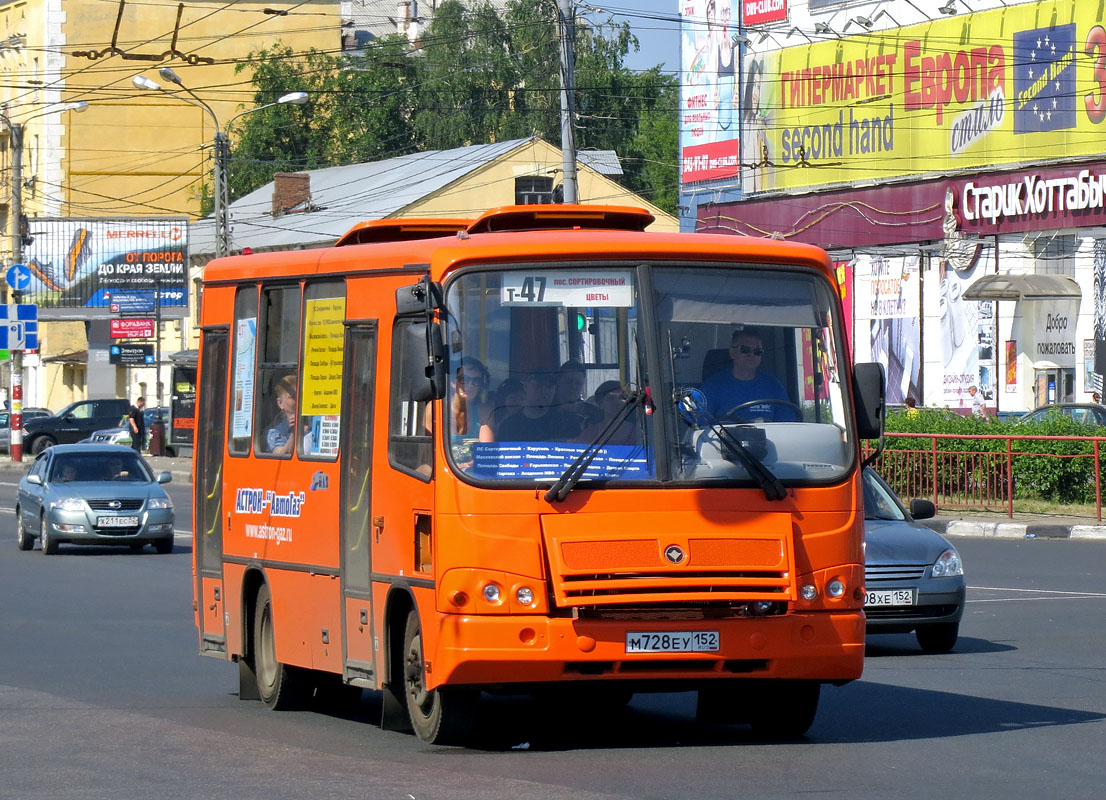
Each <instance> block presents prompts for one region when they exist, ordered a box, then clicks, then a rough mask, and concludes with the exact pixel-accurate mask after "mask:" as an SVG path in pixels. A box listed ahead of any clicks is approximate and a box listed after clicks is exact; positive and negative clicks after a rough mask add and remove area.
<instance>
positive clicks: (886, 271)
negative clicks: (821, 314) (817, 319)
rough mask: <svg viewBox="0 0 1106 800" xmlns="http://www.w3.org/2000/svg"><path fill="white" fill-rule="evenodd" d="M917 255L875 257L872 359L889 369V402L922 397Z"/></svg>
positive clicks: (873, 271) (872, 281) (873, 272)
mask: <svg viewBox="0 0 1106 800" xmlns="http://www.w3.org/2000/svg"><path fill="white" fill-rule="evenodd" d="M918 280H919V271H918V257H917V256H906V257H900V258H883V257H881V256H877V257H875V258H873V259H872V275H871V292H872V295H871V297H872V300H871V303H872V307H871V333H872V356H871V357H872V360H873V361H878V362H880V363H882V364H884V365H885V367H886V369H887V402H889V403H904V402H906V398H907V397H913V398H914V399H915V400H917V399H918V398H919V397H920V393H919V388H920V387H919V383H920V377H921V370H922V359H921V353H920V350H919V342H920V335H921V331H920V328H919V323H918V318H919V307H920V292H919V290H918Z"/></svg>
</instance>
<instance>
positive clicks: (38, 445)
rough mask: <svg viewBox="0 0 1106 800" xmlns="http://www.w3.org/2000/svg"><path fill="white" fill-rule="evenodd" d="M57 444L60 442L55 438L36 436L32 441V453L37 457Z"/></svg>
mask: <svg viewBox="0 0 1106 800" xmlns="http://www.w3.org/2000/svg"><path fill="white" fill-rule="evenodd" d="M57 443H58V440H57V439H55V438H54V437H53V436H36V437H35V438H34V439H31V444H30V448H31V453H33V454H34V455H36V456H37V455H38V454H39V453H41V452H42V451H43V450H45V449H46V448H47V447H53V446H54V445H56V444H57Z"/></svg>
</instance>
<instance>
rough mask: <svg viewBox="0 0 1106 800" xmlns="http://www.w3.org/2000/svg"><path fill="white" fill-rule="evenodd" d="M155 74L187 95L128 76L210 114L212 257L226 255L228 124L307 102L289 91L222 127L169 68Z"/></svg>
mask: <svg viewBox="0 0 1106 800" xmlns="http://www.w3.org/2000/svg"><path fill="white" fill-rule="evenodd" d="M158 74H159V75H161V77H162V79H163V80H165V81H168V82H169V83H173V84H176V85H177V86H179V87H180V88H181V90H182V91H184V92H186V93H187V94H188V97H185V96H183V95H181V94H180V93H179V92H177V91H175V90H172V89H165V88H163V87H162V86H161V84H159V83H157V82H156V81H152V80H150V79H149V78H147V77H145V76H144V75H135V76H134V78H132V79H131V81H132V83H134V85H135V86H136V87H138V88H139V89H145V90H147V91H151V92H165V93H166V94H169V95H172V96H173V97H176V98H177V99H178V100H180V101H182V102H185V103H188V104H189V105H193V106H196V107H197V108H201V109H203V110H204V111H205V112H207V114H208V115H209V116H210V117H211V121H212V122H213V123H214V124H215V157H214V165H215V166H214V174H215V180H214V184H215V186H214V189H215V191H214V201H215V202H214V210H213V214H212V216H214V218H215V255H216V256H220V257H221V256H228V255H230V250H231V235H230V200H229V192H228V190H227V162H228V160H229V157H230V143H229V141H228V139H227V129H228V128H229V127H230V124H231V123H233V122H234V121H235V120H236V119H238V118H239V117H243V116H245V115H246V114H252V113H254V112H255V111H261V110H262V109H265V108H272V107H273V106H279V105H284V104H286V103H292V104H293V105H303V104H304V103H306V102H307V92H291V93H289V94H286V95H283V96H282V97H279V98H277V100H276V102H273V103H265V104H264V105H260V106H257V107H256V108H250V109H247V110H245V111H242V112H240V113H238V114H235V115H234V116H233V117H231V118H230V120H229V121H228V123H227V127H226V128H223V127H221V126H220V125H219V117H218V115H216V113H215V110H214V109H213V108H212V107H211V106H210V105H209V104H208V103H207V102H206V101H205V100H203V99H202V98H201V97H199V96H198V95H197V94H196V93H195V92H193V91H192V90H191V89H189V88H188V87H187V86H185V85H184V83H183V82H182V81H181V78H180V76H179V75H177V73H176V72H174V71H173V70H172V69H171V68H169V67H162V68H161V69H160V70H158Z"/></svg>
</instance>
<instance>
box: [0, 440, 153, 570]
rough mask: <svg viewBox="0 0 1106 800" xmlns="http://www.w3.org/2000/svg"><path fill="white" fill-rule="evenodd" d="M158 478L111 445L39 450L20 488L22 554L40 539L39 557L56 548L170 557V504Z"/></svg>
mask: <svg viewBox="0 0 1106 800" xmlns="http://www.w3.org/2000/svg"><path fill="white" fill-rule="evenodd" d="M170 479H171V478H170V475H169V473H168V472H162V473H160V474H158V475H157V476H156V477H155V475H154V473H153V472H152V471H151V470H150V467H149V465H148V464H146V462H145V461H144V460H143V459H142V458H141V457H140V456H139V455H138V454H137V453H135V452H134V451H133V450H131V449H130V448H129V447H123V446H121V445H113V444H60V445H55V446H54V447H50V448H48V449H46V450H44V451H43V452H42V453H40V454H39V456H38V457H37V458H36V459H35V461H34V464H32V465H31V468H30V469H29V470H28V471H27V474H26V475H24V476H23V478H22V479H21V480H20V481H19V490H18V498H17V499H16V506H15V517H16V526H17V539H18V543H19V549H20V550H30V549H31V548H32V547H34V542H35V539H39V540H40V542H41V546H42V552H43V553H44V554H46V555H52V554H54V553H57V552H58V545H59V544H63V543H71V544H92V545H129V546H130V547H131V549H132V550H141V549H142V547H143V545H147V544H152V545H153V546H154V547H155V548H156V549H157V552H159V553H171V552H173V502H172V501H171V500H170V499H169V495H167V494H166V493H165V490H164V489H163V488H162V487H161V484H163V483H168V482H169V481H170Z"/></svg>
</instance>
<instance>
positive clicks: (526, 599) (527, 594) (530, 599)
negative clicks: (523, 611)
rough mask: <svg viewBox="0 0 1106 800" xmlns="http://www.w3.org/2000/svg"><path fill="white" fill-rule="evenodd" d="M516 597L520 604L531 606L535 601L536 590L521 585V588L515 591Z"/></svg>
mask: <svg viewBox="0 0 1106 800" xmlns="http://www.w3.org/2000/svg"><path fill="white" fill-rule="evenodd" d="M515 599H516V600H518V602H519V605H523V606H529V605H533V603H534V590H533V589H531V588H530V587H529V586H520V587H519V590H518V591H517V592H515Z"/></svg>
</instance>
